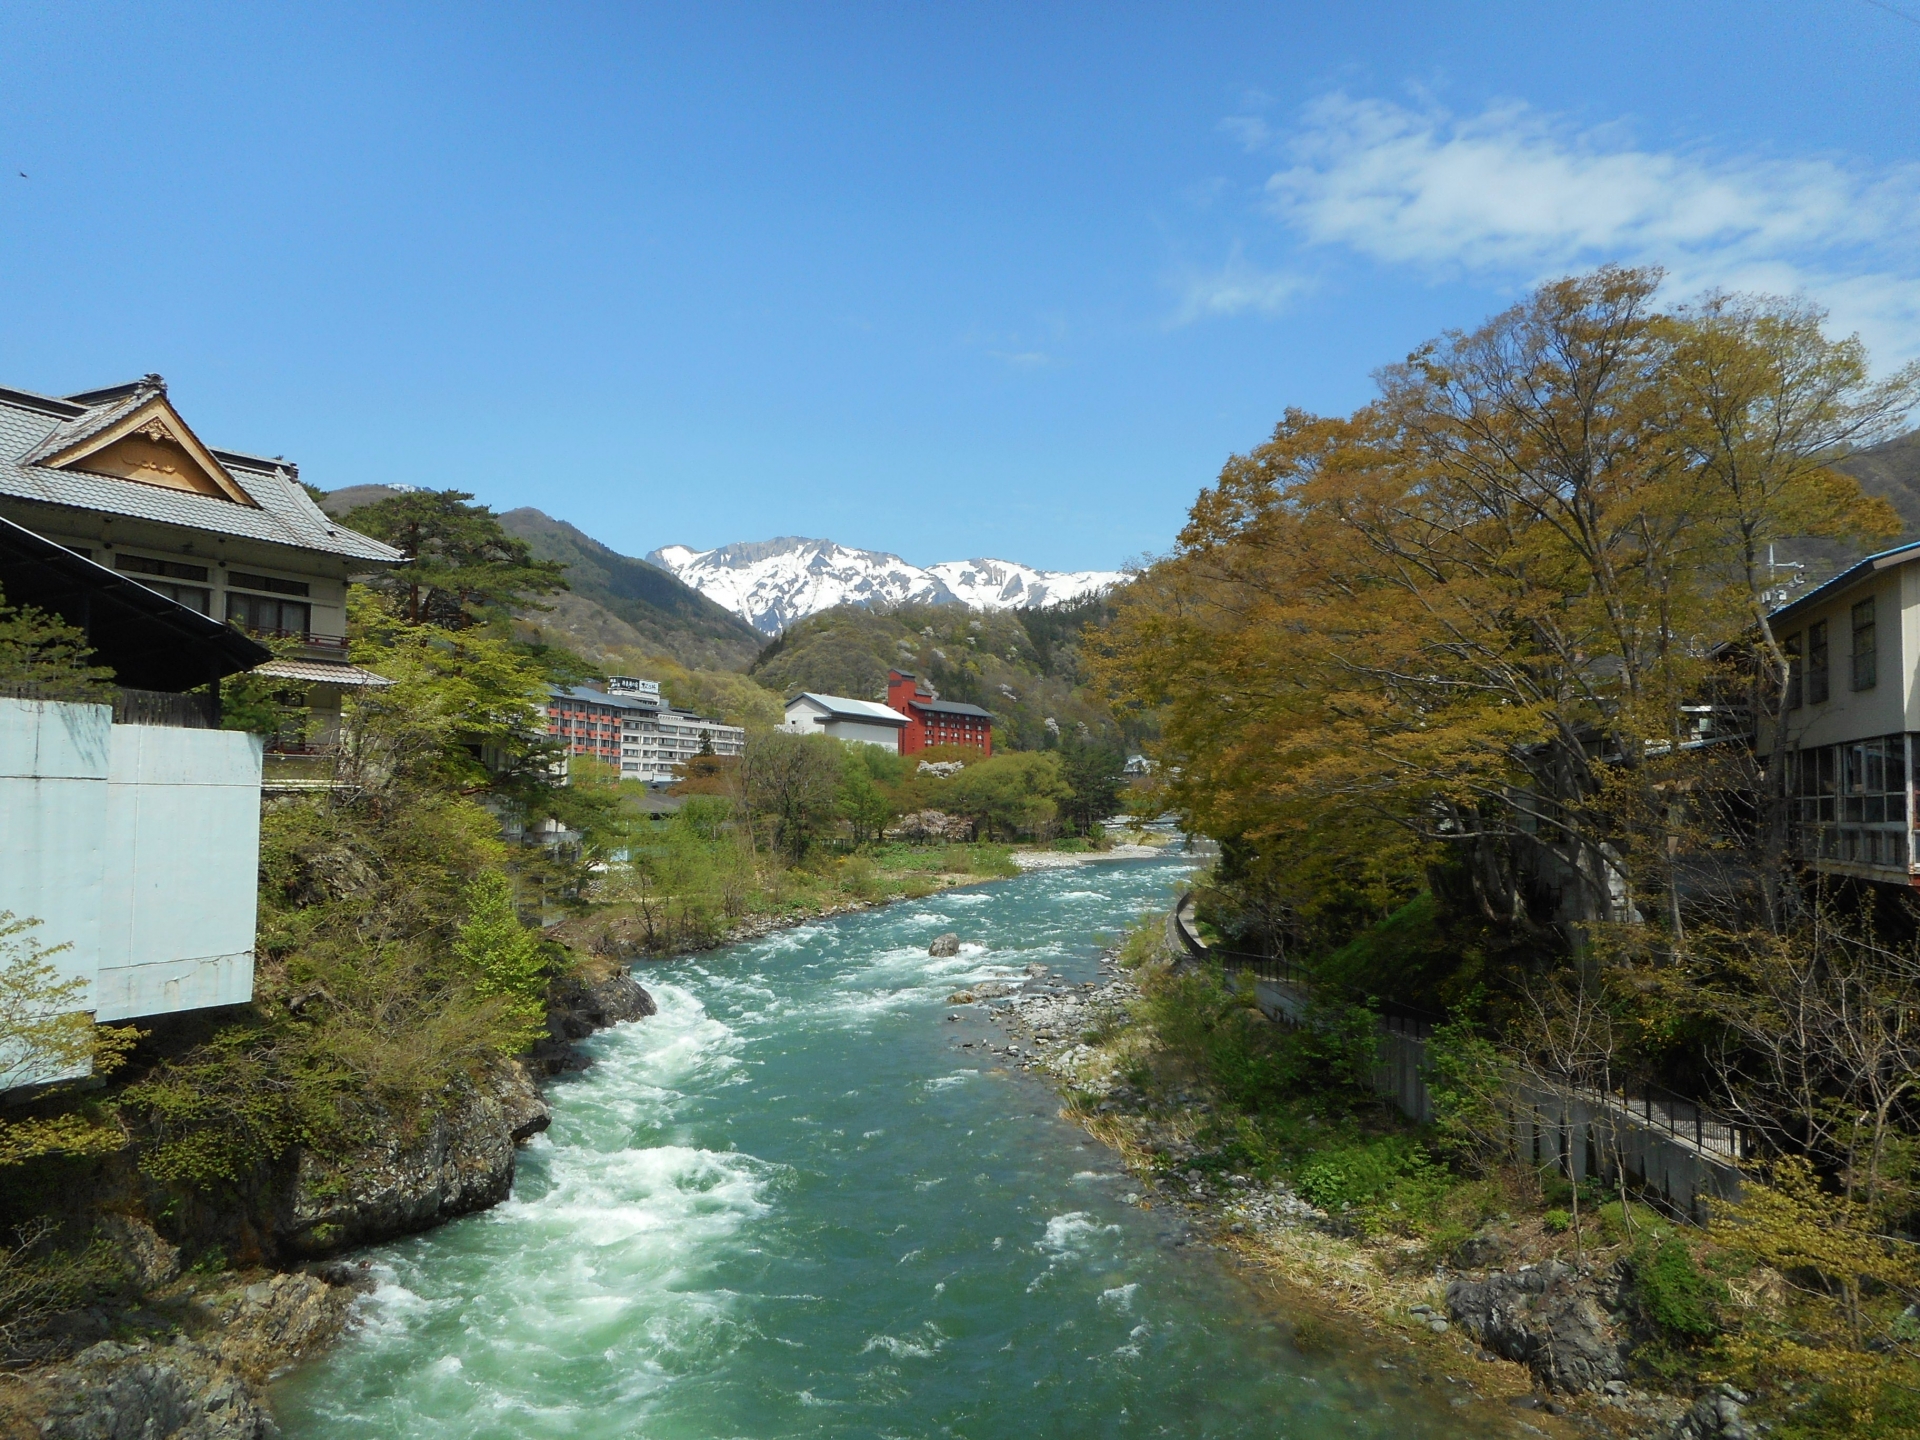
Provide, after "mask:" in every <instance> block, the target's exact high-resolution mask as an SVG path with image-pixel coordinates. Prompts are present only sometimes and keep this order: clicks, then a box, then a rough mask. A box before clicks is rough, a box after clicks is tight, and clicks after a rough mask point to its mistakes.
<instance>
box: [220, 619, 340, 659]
mask: <svg viewBox="0 0 1920 1440" xmlns="http://www.w3.org/2000/svg"><path fill="white" fill-rule="evenodd" d="M240 628H241V629H243V630H245V631H246V633H247V634H249V635H251V636H253V637H254V639H256V640H293V641H296V642H298V643H299V644H301V645H303V646H305V647H306V648H307V649H309V650H326V651H329V652H332V653H338V654H341V655H344V654H346V653H347V637H346V636H344V635H328V634H325V633H323V632H321V631H319V630H259V629H255V628H254V627H253V626H251V625H246V626H241V627H240Z"/></svg>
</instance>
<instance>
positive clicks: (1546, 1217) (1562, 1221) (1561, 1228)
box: [1540, 1209, 1573, 1235]
mask: <svg viewBox="0 0 1920 1440" xmlns="http://www.w3.org/2000/svg"><path fill="white" fill-rule="evenodd" d="M1540 1224H1541V1225H1542V1226H1543V1227H1544V1228H1545V1229H1546V1232H1547V1233H1548V1234H1549V1235H1564V1234H1566V1233H1567V1232H1568V1231H1569V1230H1571V1229H1573V1212H1572V1211H1571V1210H1560V1209H1552V1210H1548V1211H1545V1212H1543V1213H1542V1214H1541V1216H1540Z"/></svg>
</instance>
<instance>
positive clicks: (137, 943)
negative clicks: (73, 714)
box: [94, 725, 261, 1020]
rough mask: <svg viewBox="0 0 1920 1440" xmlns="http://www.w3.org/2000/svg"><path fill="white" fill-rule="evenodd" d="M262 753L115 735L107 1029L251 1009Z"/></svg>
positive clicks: (227, 740) (153, 733)
mask: <svg viewBox="0 0 1920 1440" xmlns="http://www.w3.org/2000/svg"><path fill="white" fill-rule="evenodd" d="M260 752H261V741H260V737H259V736H257V735H244V734H241V733H240V732H238V731H234V730H182V729H175V728H172V727H168V726H160V725H116V726H114V727H113V749H112V763H111V766H110V769H109V772H108V777H107V835H108V837H109V844H110V847H111V849H112V851H113V852H114V853H113V854H112V855H111V856H110V857H109V863H108V867H107V868H108V875H107V881H106V884H105V886H104V894H105V898H106V908H105V911H104V913H103V914H102V915H101V921H100V962H99V964H100V968H99V976H98V979H97V980H96V981H95V985H94V999H95V1002H96V1003H95V1014H96V1015H97V1016H98V1017H99V1018H100V1019H102V1020H121V1019H126V1018H128V1017H131V1016H136V1015H166V1014H172V1013H174V1012H176V1011H180V1010H200V1009H205V1008H207V1007H208V1006H212V1005H237V1004H240V1003H242V1002H244V1001H246V1000H250V999H252V998H253V932H254V912H255V905H256V901H257V897H258V894H259V871H260V761H261V754H260Z"/></svg>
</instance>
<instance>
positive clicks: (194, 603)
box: [113, 555, 213, 615]
mask: <svg viewBox="0 0 1920 1440" xmlns="http://www.w3.org/2000/svg"><path fill="white" fill-rule="evenodd" d="M113 568H114V569H116V570H119V571H121V572H123V573H125V574H128V575H137V576H138V577H139V578H140V583H141V584H142V585H144V586H146V587H147V588H148V589H149V590H157V591H159V592H160V593H161V594H162V595H164V596H166V597H167V598H168V599H169V600H172V601H174V602H175V603H176V604H180V605H184V606H186V607H187V608H188V609H189V610H198V611H199V612H200V613H201V614H202V615H211V614H212V613H213V592H212V591H211V590H209V589H207V588H206V583H207V567H206V566H204V565H188V564H185V563H184V562H182V561H179V560H153V559H149V558H148V557H147V556H145V555H116V556H114V557H113ZM180 580H195V581H198V582H199V584H197V585H180V584H176V583H174V582H176V581H180Z"/></svg>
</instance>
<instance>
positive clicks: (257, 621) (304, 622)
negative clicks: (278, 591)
mask: <svg viewBox="0 0 1920 1440" xmlns="http://www.w3.org/2000/svg"><path fill="white" fill-rule="evenodd" d="M227 619H228V620H230V621H232V622H233V623H234V624H236V625H239V626H240V627H241V628H242V629H246V630H257V631H260V632H262V633H264V634H268V635H305V634H306V633H307V631H308V630H310V629H312V628H313V607H312V606H310V605H308V604H306V603H305V602H304V601H301V600H277V599H275V598H274V597H272V596H270V595H242V594H240V593H238V592H237V591H232V590H229V591H228V592H227Z"/></svg>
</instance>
